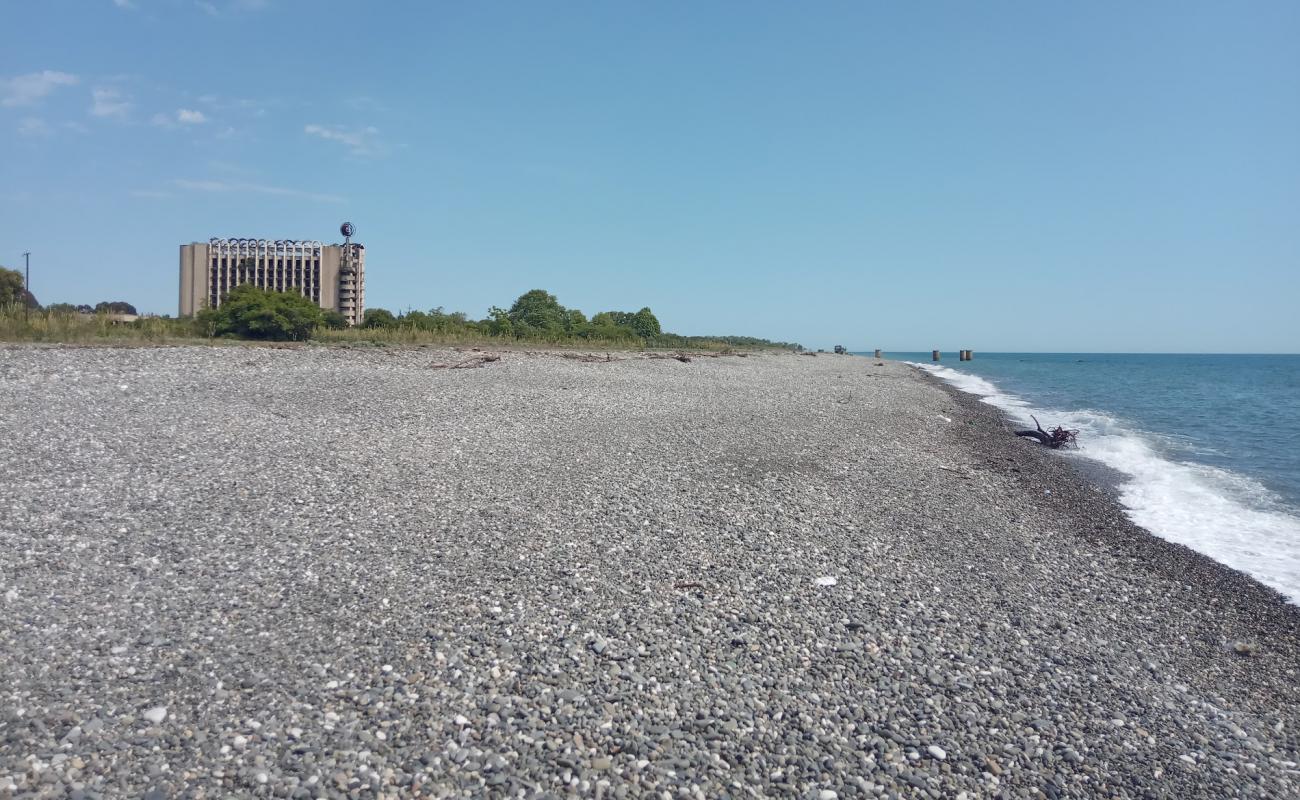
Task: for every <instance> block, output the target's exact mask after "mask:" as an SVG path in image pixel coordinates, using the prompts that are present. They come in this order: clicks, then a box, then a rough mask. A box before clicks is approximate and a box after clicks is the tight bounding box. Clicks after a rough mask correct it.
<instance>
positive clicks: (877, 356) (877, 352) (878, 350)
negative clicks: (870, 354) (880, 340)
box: [876, 347, 880, 358]
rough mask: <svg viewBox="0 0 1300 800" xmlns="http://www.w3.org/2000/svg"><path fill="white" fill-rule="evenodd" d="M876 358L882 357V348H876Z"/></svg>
mask: <svg viewBox="0 0 1300 800" xmlns="http://www.w3.org/2000/svg"><path fill="white" fill-rule="evenodd" d="M876 358H880V348H879V347H877V348H876Z"/></svg>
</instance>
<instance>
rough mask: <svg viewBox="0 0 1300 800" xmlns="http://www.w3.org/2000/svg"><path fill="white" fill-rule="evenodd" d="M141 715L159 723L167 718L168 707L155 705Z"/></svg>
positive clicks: (154, 722)
mask: <svg viewBox="0 0 1300 800" xmlns="http://www.w3.org/2000/svg"><path fill="white" fill-rule="evenodd" d="M140 716H142V717H144V718H145V719H147V720H149V721H150V722H152V723H153V724H155V725H157V724H158V723H160V722H162V721H163V720H165V719H167V707H166V706H154V707H153V708H151V709H149V710H148V711H146V712H144V713H143V714H141V715H140Z"/></svg>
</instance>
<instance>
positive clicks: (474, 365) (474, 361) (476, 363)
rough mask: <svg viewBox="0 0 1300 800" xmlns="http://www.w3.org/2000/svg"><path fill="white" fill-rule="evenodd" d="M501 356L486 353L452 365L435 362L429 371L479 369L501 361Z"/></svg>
mask: <svg viewBox="0 0 1300 800" xmlns="http://www.w3.org/2000/svg"><path fill="white" fill-rule="evenodd" d="M500 360H501V356H499V355H497V354H496V353H484V354H482V355H478V356H474V357H473V358H467V359H465V360H464V361H457V362H455V363H450V364H440V363H437V362H434V363H433V364H430V365H429V369H478V368H479V367H481V366H483V365H484V364H490V363H492V362H493V361H500Z"/></svg>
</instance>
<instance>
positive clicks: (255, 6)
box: [194, 0, 270, 17]
mask: <svg viewBox="0 0 1300 800" xmlns="http://www.w3.org/2000/svg"><path fill="white" fill-rule="evenodd" d="M194 5H195V6H197V7H198V8H199V9H200V10H201V11H203V13H205V14H207V15H208V16H210V17H220V16H222V15H223V14H225V13H227V12H233V13H239V12H241V11H261V10H262V9H264V8H266V7H267V6H268V5H270V3H269V2H268V0H227V1H226V2H225V3H222V4H221V5H218V4H217V3H214V2H210V0H194Z"/></svg>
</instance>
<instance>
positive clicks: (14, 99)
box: [0, 69, 80, 106]
mask: <svg viewBox="0 0 1300 800" xmlns="http://www.w3.org/2000/svg"><path fill="white" fill-rule="evenodd" d="M79 80H80V79H79V78H77V76H76V75H71V74H69V73H67V72H58V71H56V70H52V69H47V70H42V71H40V72H30V73H28V74H26V75H16V76H14V77H12V78H0V106H26V105H31V104H32V103H35V102H36V101H37V100H40V99H41V98H42V97H45V96H46V95H48V94H49V93H50V92H53V91H54V90H55V89H57V88H59V87H60V86H74V85H76V84H77V83H78V82H79Z"/></svg>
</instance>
